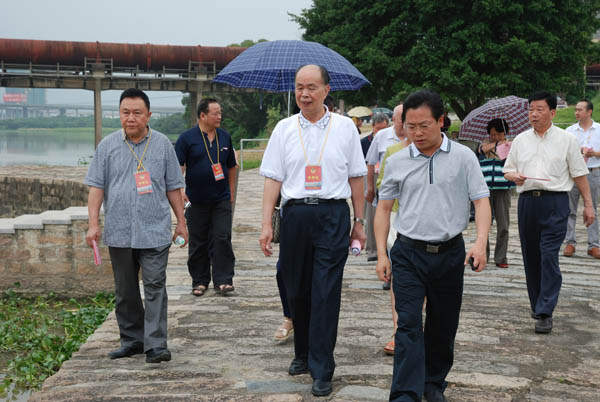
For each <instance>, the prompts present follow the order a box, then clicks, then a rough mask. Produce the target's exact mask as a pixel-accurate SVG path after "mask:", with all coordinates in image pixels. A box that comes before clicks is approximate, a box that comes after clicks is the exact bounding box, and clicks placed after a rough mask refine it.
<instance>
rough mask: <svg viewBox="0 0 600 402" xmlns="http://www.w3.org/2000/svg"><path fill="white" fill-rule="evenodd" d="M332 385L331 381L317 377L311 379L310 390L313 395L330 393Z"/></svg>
mask: <svg viewBox="0 0 600 402" xmlns="http://www.w3.org/2000/svg"><path fill="white" fill-rule="evenodd" d="M331 391H333V387H332V386H331V381H325V380H319V379H318V378H317V379H315V380H314V381H313V385H312V389H311V392H312V394H313V395H314V396H327V395H329V394H331Z"/></svg>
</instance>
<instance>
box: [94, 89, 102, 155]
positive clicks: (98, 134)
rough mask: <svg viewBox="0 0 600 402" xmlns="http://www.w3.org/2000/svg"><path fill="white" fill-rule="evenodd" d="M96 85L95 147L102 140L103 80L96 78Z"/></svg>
mask: <svg viewBox="0 0 600 402" xmlns="http://www.w3.org/2000/svg"><path fill="white" fill-rule="evenodd" d="M95 81H96V82H95V84H96V85H95V87H94V149H96V148H98V144H99V143H100V141H101V140H102V80H100V79H98V78H97V79H96V80H95Z"/></svg>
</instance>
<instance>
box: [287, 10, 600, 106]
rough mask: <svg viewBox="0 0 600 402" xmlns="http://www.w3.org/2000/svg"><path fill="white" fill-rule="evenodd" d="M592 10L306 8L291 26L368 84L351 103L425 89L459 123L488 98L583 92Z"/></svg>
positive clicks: (594, 25) (594, 21)
mask: <svg viewBox="0 0 600 402" xmlns="http://www.w3.org/2000/svg"><path fill="white" fill-rule="evenodd" d="M599 12H600V0H564V1H550V0H525V1H521V2H514V1H512V0H485V1H484V0H478V1H472V2H471V1H469V2H466V1H465V2H460V1H458V2H457V1H453V0H439V1H430V0H406V1H400V2H399V1H395V0H361V1H359V0H314V2H313V5H312V7H311V8H309V9H304V10H302V12H301V13H300V15H292V18H293V19H294V20H295V21H296V22H297V23H298V24H299V25H300V27H301V28H303V29H304V30H305V33H304V36H303V38H304V39H305V40H310V41H315V42H320V43H322V44H323V45H325V46H328V47H330V48H332V49H334V50H336V51H337V52H338V53H340V54H341V55H343V56H344V57H346V58H347V59H348V60H349V61H350V62H351V63H353V64H354V65H355V66H356V67H357V68H358V69H359V70H360V71H361V72H362V73H363V74H365V76H366V77H367V78H368V79H369V80H370V81H371V82H372V83H373V85H372V86H371V87H363V88H364V89H362V90H361V91H360V92H358V93H357V94H356V95H355V96H354V97H350V98H351V100H354V101H355V103H358V102H362V103H375V102H377V101H378V99H379V101H381V99H384V100H388V99H391V98H393V97H395V98H396V99H398V98H399V97H401V96H403V95H405V94H406V93H408V92H409V91H411V90H414V89H416V88H421V87H429V88H431V89H434V90H436V91H438V92H439V93H440V94H441V95H442V96H443V97H444V98H445V99H446V100H447V102H448V103H449V104H450V105H451V107H452V108H453V109H454V111H455V112H456V113H457V114H458V116H459V117H460V118H464V117H465V116H466V115H467V114H468V113H469V111H471V110H472V109H474V108H476V107H478V106H479V105H481V104H482V103H483V102H484V101H485V100H486V99H487V98H490V97H495V96H505V95H509V94H515V95H519V96H527V95H528V94H529V93H530V92H531V91H534V90H536V89H540V88H544V89H548V90H551V91H555V92H560V93H577V94H579V93H582V91H583V86H584V80H585V76H584V72H583V66H584V64H585V58H586V54H587V53H588V52H589V46H590V40H591V36H592V34H593V32H595V31H596V30H597V29H598V28H599V27H600V24H599V20H598V18H597V17H596V16H597V15H598V13H599ZM352 98H353V99H352Z"/></svg>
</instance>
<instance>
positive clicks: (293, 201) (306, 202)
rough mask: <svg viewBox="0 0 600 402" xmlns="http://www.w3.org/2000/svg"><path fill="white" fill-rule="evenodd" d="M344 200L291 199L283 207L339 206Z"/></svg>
mask: <svg viewBox="0 0 600 402" xmlns="http://www.w3.org/2000/svg"><path fill="white" fill-rule="evenodd" d="M345 202H346V200H343V199H342V200H340V199H327V198H313V197H306V198H292V199H291V200H288V201H287V202H286V203H285V205H286V206H288V205H289V206H292V205H319V204H341V203H345Z"/></svg>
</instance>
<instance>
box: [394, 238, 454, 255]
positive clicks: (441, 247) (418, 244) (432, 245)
mask: <svg viewBox="0 0 600 402" xmlns="http://www.w3.org/2000/svg"><path fill="white" fill-rule="evenodd" d="M396 238H397V239H398V240H400V241H401V242H402V243H406V244H408V245H409V246H411V247H414V248H418V249H421V250H425V251H427V252H428V253H431V254H438V253H443V252H444V251H446V250H450V249H451V248H453V247H455V246H458V245H459V244H460V243H461V242H462V241H463V236H462V233H460V234H459V235H457V236H454V237H453V238H451V239H450V240H448V241H443V242H428V241H423V240H414V239H411V238H410V237H406V236H404V235H401V234H400V233H398V235H397V236H396Z"/></svg>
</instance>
